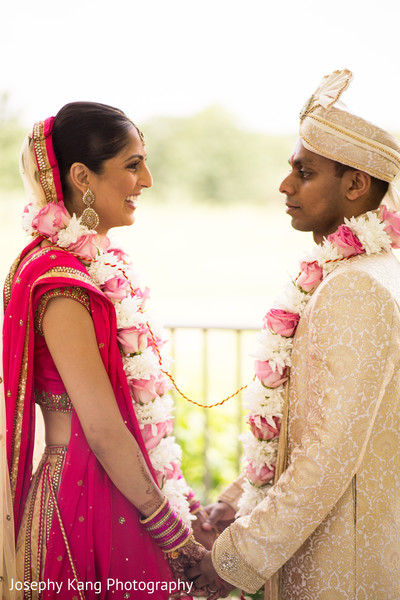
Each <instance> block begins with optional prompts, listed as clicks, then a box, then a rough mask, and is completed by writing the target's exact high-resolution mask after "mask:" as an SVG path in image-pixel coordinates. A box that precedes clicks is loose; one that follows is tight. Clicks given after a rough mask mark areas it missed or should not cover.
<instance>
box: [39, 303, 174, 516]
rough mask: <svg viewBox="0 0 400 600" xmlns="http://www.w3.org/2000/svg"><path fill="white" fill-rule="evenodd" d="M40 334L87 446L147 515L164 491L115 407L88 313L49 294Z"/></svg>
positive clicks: (156, 505)
mask: <svg viewBox="0 0 400 600" xmlns="http://www.w3.org/2000/svg"><path fill="white" fill-rule="evenodd" d="M43 333H44V337H45V340H46V343H47V346H48V348H49V351H50V354H51V356H52V358H53V360H54V362H55V365H56V367H57V370H58V372H59V374H60V377H61V379H62V381H63V383H64V385H65V388H66V390H67V392H68V395H69V397H70V399H71V402H72V404H73V406H74V408H75V410H76V413H77V415H78V418H79V421H80V423H81V425H82V428H83V431H84V433H85V436H86V439H87V441H88V444H89V446H90V447H91V449H92V450H93V452H94V454H95V455H96V457H97V458H98V460H99V461H100V463H101V464H102V466H103V467H104V469H105V471H106V472H107V474H108V476H109V477H110V479H111V480H112V481H113V483H114V484H115V486H116V487H117V488H118V489H119V490H120V491H121V492H122V493H123V494H124V496H126V498H128V500H129V501H130V502H132V504H134V505H135V506H136V508H137V509H138V510H139V511H140V512H141V513H142V514H143V515H144V516H149V515H151V514H152V513H153V512H154V511H155V510H156V509H157V508H158V507H159V506H160V505H161V504H162V502H163V500H164V496H163V494H162V492H161V491H160V489H159V488H158V486H157V484H156V483H155V482H154V480H153V477H152V476H151V473H150V471H149V469H148V467H147V464H146V462H145V460H144V458H143V455H142V453H141V451H140V448H139V446H138V444H137V442H136V440H135V438H134V437H133V436H132V434H131V433H130V431H129V430H128V429H127V427H126V426H125V424H124V421H123V419H122V416H121V414H120V412H119V409H118V406H117V402H116V400H115V396H114V392H113V389H112V386H111V383H110V380H109V378H108V375H107V372H106V370H105V368H104V365H103V362H102V359H101V356H100V352H99V349H98V346H97V339H96V334H95V330H94V325H93V321H92V318H91V316H90V314H89V313H88V311H87V310H86V309H85V308H84V307H83V306H82V305H81V304H79V303H78V302H75V301H74V300H72V299H69V298H54V299H52V300H50V301H49V303H48V305H47V308H46V311H45V314H44V317H43Z"/></svg>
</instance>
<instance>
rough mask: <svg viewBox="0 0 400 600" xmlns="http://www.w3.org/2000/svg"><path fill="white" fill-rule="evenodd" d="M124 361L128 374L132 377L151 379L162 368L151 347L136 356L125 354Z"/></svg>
mask: <svg viewBox="0 0 400 600" xmlns="http://www.w3.org/2000/svg"><path fill="white" fill-rule="evenodd" d="M122 362H123V365H124V371H125V374H126V376H127V377H128V378H131V379H150V377H152V376H153V377H156V376H157V375H158V373H159V370H160V365H159V363H158V360H157V356H156V355H155V354H154V352H153V351H152V349H151V348H146V349H145V350H143V352H140V353H139V354H135V355H134V356H124V357H123V359H122Z"/></svg>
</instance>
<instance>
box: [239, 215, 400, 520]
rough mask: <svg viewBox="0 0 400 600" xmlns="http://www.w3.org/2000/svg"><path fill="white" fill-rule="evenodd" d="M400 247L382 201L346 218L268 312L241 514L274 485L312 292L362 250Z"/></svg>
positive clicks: (250, 395)
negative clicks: (294, 361)
mask: <svg viewBox="0 0 400 600" xmlns="http://www.w3.org/2000/svg"><path fill="white" fill-rule="evenodd" d="M391 247H392V248H400V215H399V214H397V213H396V212H393V211H390V210H388V208H387V207H386V206H384V205H381V206H380V207H379V209H378V210H376V211H371V212H367V213H366V214H364V215H361V216H360V217H357V218H355V217H352V218H351V219H345V224H344V225H340V226H339V228H338V229H337V231H336V232H335V233H333V234H331V235H329V236H328V237H327V238H326V239H324V242H323V243H322V244H321V245H319V246H317V247H316V248H315V249H314V251H313V253H312V255H311V256H310V257H308V259H306V260H304V261H303V262H301V263H300V273H299V275H298V277H297V278H296V279H295V280H294V281H292V282H291V283H290V284H289V285H288V287H287V289H286V294H285V295H284V297H283V298H281V299H279V300H278V301H277V302H276V303H275V306H274V308H272V309H271V310H270V311H268V312H267V314H266V315H265V317H264V321H263V328H262V330H261V334H260V336H259V348H258V350H257V352H256V353H255V355H254V356H255V358H256V359H257V360H256V361H255V373H256V378H255V380H254V382H253V383H251V384H250V385H249V386H248V388H247V390H246V393H245V398H244V406H245V408H247V409H248V410H249V411H250V413H249V415H248V418H247V422H248V424H249V427H250V431H249V432H247V433H246V434H244V435H242V436H241V441H242V443H243V447H244V453H245V457H244V461H245V468H244V474H245V476H246V479H245V482H244V490H243V494H242V496H241V498H240V500H239V511H238V515H239V516H244V515H247V514H249V513H250V512H251V511H252V510H253V509H254V508H255V507H256V506H257V505H258V504H259V503H260V502H261V501H262V500H263V499H264V498H265V497H266V495H267V494H268V492H269V490H270V489H271V487H272V485H273V484H274V476H275V465H276V462H277V454H278V441H279V432H280V426H281V419H282V411H283V405H284V396H285V386H286V383H287V381H288V378H289V369H290V366H291V353H292V349H293V337H294V334H295V331H296V328H297V325H298V322H299V319H300V318H301V315H302V314H303V311H304V309H305V307H306V305H307V303H308V301H309V300H310V298H311V295H312V294H313V292H314V291H315V290H316V288H317V287H318V286H319V284H320V283H321V282H322V281H323V279H325V277H326V276H327V275H328V274H329V273H331V272H332V271H333V270H334V269H335V268H336V267H337V266H338V265H339V264H340V262H342V261H344V260H346V259H348V258H351V257H354V256H357V255H362V254H367V255H370V254H377V253H380V252H382V251H388V250H389V249H390V248H391Z"/></svg>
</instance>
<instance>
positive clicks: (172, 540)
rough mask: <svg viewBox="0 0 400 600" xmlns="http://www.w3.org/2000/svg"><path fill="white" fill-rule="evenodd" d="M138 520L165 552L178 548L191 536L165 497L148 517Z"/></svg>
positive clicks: (189, 530) (190, 531) (190, 532)
mask: <svg viewBox="0 0 400 600" xmlns="http://www.w3.org/2000/svg"><path fill="white" fill-rule="evenodd" d="M140 522H141V523H142V525H143V526H144V527H145V529H146V531H148V533H149V534H150V535H151V537H152V538H153V539H154V540H155V541H156V542H157V544H158V545H159V546H160V548H161V549H162V550H163V552H165V553H169V552H174V551H176V550H178V548H181V547H182V546H184V545H186V544H187V543H188V541H189V540H190V539H191V537H192V530H191V528H190V527H189V526H188V525H186V523H184V522H183V521H182V519H181V517H180V516H179V515H178V514H177V513H176V512H175V511H174V510H173V509H172V508H171V505H170V503H169V501H168V499H167V498H165V499H164V502H163V503H162V504H161V506H160V507H159V508H158V509H157V510H156V511H155V512H154V513H153V514H152V515H150V517H147V518H146V519H140Z"/></svg>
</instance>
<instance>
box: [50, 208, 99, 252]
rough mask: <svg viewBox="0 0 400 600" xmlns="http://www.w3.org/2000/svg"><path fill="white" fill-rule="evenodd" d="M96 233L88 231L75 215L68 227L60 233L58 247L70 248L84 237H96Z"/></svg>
mask: <svg viewBox="0 0 400 600" xmlns="http://www.w3.org/2000/svg"><path fill="white" fill-rule="evenodd" d="M95 234H96V232H95V231H93V230H90V229H88V228H87V227H85V226H84V225H82V223H81V219H80V218H79V219H78V218H77V216H76V215H75V214H74V215H72V217H71V220H70V222H69V224H68V225H67V227H65V228H64V229H60V231H59V232H58V240H57V246H60V247H61V248H68V246H71V244H75V242H76V241H77V240H78V238H80V237H82V236H83V235H95Z"/></svg>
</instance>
